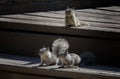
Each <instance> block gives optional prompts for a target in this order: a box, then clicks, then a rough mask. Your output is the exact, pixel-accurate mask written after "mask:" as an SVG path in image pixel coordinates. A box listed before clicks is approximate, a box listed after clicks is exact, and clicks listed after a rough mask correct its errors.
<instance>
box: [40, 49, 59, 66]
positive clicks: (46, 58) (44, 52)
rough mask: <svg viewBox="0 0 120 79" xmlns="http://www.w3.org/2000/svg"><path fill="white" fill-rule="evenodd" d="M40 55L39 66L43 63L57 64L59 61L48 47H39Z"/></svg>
mask: <svg viewBox="0 0 120 79" xmlns="http://www.w3.org/2000/svg"><path fill="white" fill-rule="evenodd" d="M39 55H40V61H41V62H40V66H42V65H43V64H46V65H47V66H49V65H57V64H58V63H59V59H58V57H57V56H56V55H54V54H53V53H51V52H50V50H49V48H45V47H43V48H41V49H40V50H39Z"/></svg>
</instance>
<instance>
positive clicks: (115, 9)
mask: <svg viewBox="0 0 120 79" xmlns="http://www.w3.org/2000/svg"><path fill="white" fill-rule="evenodd" d="M98 9H101V10H108V11H113V12H120V6H111V7H102V8H98Z"/></svg>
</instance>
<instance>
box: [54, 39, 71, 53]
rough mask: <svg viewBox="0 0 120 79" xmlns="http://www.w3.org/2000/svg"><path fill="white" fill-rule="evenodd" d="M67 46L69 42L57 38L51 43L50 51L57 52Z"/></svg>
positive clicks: (64, 49) (65, 48)
mask: <svg viewBox="0 0 120 79" xmlns="http://www.w3.org/2000/svg"><path fill="white" fill-rule="evenodd" d="M68 48H69V43H68V41H67V40H66V39H63V38H58V39H56V40H54V41H53V43H52V52H53V53H54V54H56V55H57V54H58V53H59V52H60V51H66V50H67V49H68Z"/></svg>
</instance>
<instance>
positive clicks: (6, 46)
mask: <svg viewBox="0 0 120 79" xmlns="http://www.w3.org/2000/svg"><path fill="white" fill-rule="evenodd" d="M57 31H61V30H60V29H59V30H57ZM82 33H83V32H82ZM94 34H96V33H94ZM98 34H99V33H98ZM0 36H1V39H0V51H3V52H5V53H9V54H19V55H28V56H36V57H38V53H36V52H37V50H38V49H39V48H41V47H43V45H46V46H49V47H51V45H52V42H53V40H55V39H57V38H59V37H62V38H65V39H66V40H68V42H69V43H70V49H69V51H70V52H75V53H78V54H80V53H82V52H83V51H91V52H93V53H94V54H95V55H96V57H97V62H96V63H97V64H104V65H114V66H120V64H119V63H118V62H117V61H118V60H120V59H119V56H120V54H119V53H118V52H120V50H119V47H120V41H119V40H116V39H108V38H106V39H102V38H94V37H90V36H89V37H85V36H79V37H77V36H68V35H62V34H59V35H57V34H56V35H55V34H50V33H49V34H45V33H34V32H32V33H30V32H10V31H9V32H8V31H6V32H5V31H3V32H2V31H1V32H0ZM114 36H115V35H114ZM111 37H112V36H111ZM113 52H114V53H113ZM108 54H109V55H108ZM101 57H102V58H101Z"/></svg>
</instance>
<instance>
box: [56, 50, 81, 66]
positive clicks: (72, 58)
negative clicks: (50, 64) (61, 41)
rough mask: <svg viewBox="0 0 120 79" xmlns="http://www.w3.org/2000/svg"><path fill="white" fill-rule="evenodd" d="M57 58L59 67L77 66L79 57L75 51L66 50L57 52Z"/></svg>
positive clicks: (79, 60)
mask: <svg viewBox="0 0 120 79" xmlns="http://www.w3.org/2000/svg"><path fill="white" fill-rule="evenodd" d="M58 58H59V59H60V60H61V67H74V66H79V63H80V62H81V58H80V56H79V55H77V54H75V53H69V52H68V50H66V51H65V52H62V53H59V54H58Z"/></svg>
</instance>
